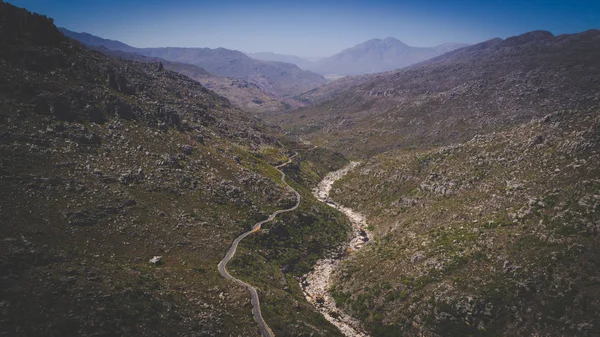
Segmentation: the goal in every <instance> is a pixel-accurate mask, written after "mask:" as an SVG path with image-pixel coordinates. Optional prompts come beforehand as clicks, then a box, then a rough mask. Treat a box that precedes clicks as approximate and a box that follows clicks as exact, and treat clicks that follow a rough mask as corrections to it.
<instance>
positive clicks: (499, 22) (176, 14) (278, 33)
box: [9, 0, 600, 57]
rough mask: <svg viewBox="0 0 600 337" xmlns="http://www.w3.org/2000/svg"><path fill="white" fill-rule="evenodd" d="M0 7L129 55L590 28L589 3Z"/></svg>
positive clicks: (329, 47)
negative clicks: (149, 50)
mask: <svg viewBox="0 0 600 337" xmlns="http://www.w3.org/2000/svg"><path fill="white" fill-rule="evenodd" d="M9 2H10V3H12V4H14V5H16V6H19V7H24V8H26V9H28V10H31V11H34V12H38V13H41V14H44V15H47V16H49V17H52V18H53V19H54V20H55V24H56V25H57V26H61V27H65V28H67V29H69V30H72V31H76V32H87V33H90V34H93V35H97V36H100V37H102V38H106V39H113V40H119V41H121V42H124V43H127V44H129V45H132V46H135V47H209V48H218V47H223V48H228V49H235V50H240V51H243V52H246V53H255V52H273V53H277V54H287V55H296V56H301V57H325V56H330V55H333V54H335V53H338V52H340V51H341V50H343V49H346V48H348V47H351V46H354V45H356V44H359V43H361V42H364V41H367V40H370V39H373V38H380V39H383V38H386V37H395V38H397V39H399V40H401V41H402V42H404V43H407V44H408V45H411V46H417V47H432V46H436V45H440V44H443V43H449V42H461V43H469V44H473V43H477V42H481V41H485V40H488V39H491V38H494V37H501V38H506V37H509V36H514V35H519V34H522V33H525V32H528V31H532V30H548V31H550V32H552V33H553V34H555V35H558V34H564V33H576V32H580V31H584V30H587V29H593V28H598V27H599V26H600V2H598V1H554V2H552V1H539V0H535V1H529V2H527V3H522V2H521V1H515V0H508V1H500V0H494V1H489V2H485V3H480V2H478V1H472V0H469V1H461V2H460V3H448V2H445V1H440V0H433V1H402V2H398V1H383V0H374V1H369V2H365V1H352V0H348V1H340V0H333V1H312V0H310V1H303V2H301V3H296V2H292V3H290V2H279V1H277V2H276V1H270V0H260V1H255V2H245V1H240V0H224V1H220V2H218V3H205V2H197V1H191V0H176V1H171V2H164V1H160V0H149V1H140V0H134V1H128V2H118V1H111V0H107V1H102V2H100V1H85V2H81V1H75V0H59V1H53V2H49V1H46V0H14V1H9Z"/></svg>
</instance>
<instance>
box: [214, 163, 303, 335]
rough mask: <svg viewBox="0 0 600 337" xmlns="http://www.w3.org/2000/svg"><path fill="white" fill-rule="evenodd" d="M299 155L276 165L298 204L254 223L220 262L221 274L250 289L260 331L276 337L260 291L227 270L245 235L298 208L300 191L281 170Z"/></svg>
mask: <svg viewBox="0 0 600 337" xmlns="http://www.w3.org/2000/svg"><path fill="white" fill-rule="evenodd" d="M297 155H298V153H295V154H294V155H293V156H291V157H290V158H289V159H288V161H286V162H285V163H283V164H281V165H279V166H276V167H275V168H276V169H277V170H278V171H279V172H280V173H281V182H283V183H284V184H285V185H286V186H287V187H288V188H289V189H290V190H292V191H293V192H294V194H295V195H296V204H295V205H294V206H293V207H291V208H288V209H280V210H278V211H275V212H274V213H273V214H271V215H269V217H268V218H267V219H266V220H263V221H259V222H257V223H256V224H254V226H252V229H251V230H249V231H247V232H245V233H243V234H242V235H240V236H238V237H237V238H235V240H233V243H232V244H231V247H230V248H229V251H228V252H227V254H225V257H224V258H223V260H221V262H219V272H220V273H221V275H223V277H224V278H226V279H228V280H231V281H234V282H236V283H237V284H239V285H241V286H244V287H246V288H247V289H248V291H249V292H250V299H251V302H252V314H253V315H254V320H255V321H256V323H258V328H259V329H260V333H261V334H262V335H263V336H264V337H274V336H275V334H274V333H273V331H271V328H269V325H268V324H267V322H265V319H264V318H263V317H262V313H261V312H260V299H259V298H258V292H257V291H256V288H254V287H253V286H251V285H249V284H248V283H246V282H244V281H242V280H240V279H237V278H235V277H233V276H231V274H229V272H228V271H227V263H228V262H229V260H231V258H232V257H233V256H234V255H235V252H236V250H237V247H238V245H239V244H240V241H242V240H243V239H244V238H245V237H247V236H248V235H250V234H252V233H254V232H256V231H259V230H260V227H261V226H262V225H263V224H265V223H267V222H270V221H273V219H275V217H276V216H277V215H278V214H281V213H285V212H290V211H293V210H295V209H296V208H298V206H299V205H300V193H298V191H296V190H295V189H293V188H292V187H291V186H290V185H288V183H287V182H286V181H285V173H283V171H281V170H280V168H282V167H284V166H285V165H287V164H289V163H291V162H292V159H294V157H296V156H297Z"/></svg>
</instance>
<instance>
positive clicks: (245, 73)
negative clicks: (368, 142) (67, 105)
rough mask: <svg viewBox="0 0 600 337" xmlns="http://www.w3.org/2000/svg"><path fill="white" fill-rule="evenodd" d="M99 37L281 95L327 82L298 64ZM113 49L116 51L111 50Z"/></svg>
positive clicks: (128, 49)
mask: <svg viewBox="0 0 600 337" xmlns="http://www.w3.org/2000/svg"><path fill="white" fill-rule="evenodd" d="M62 32H63V33H65V34H66V35H67V36H69V37H71V38H74V39H76V40H80V41H82V42H83V43H86V42H85V41H88V42H90V41H91V39H90V37H89V35H90V34H86V33H76V32H71V31H69V30H67V29H62ZM102 40H104V39H101V38H98V37H96V39H94V40H93V41H91V42H93V44H92V45H94V46H100V45H102V46H104V47H106V48H108V49H112V48H116V50H119V51H126V52H135V53H139V54H142V55H145V56H150V57H160V58H163V59H166V60H169V61H173V62H178V63H187V64H193V65H196V66H199V67H202V68H204V69H206V70H208V71H209V72H211V73H213V74H216V75H219V76H223V77H233V78H237V79H243V80H247V81H249V82H251V83H254V84H256V85H258V86H259V87H260V88H261V89H263V90H265V91H267V92H269V93H273V94H276V95H279V96H289V95H294V94H297V93H300V92H302V91H305V90H308V89H310V88H313V87H315V86H317V85H319V84H323V83H326V82H327V81H326V80H325V78H323V76H321V75H318V74H315V73H312V72H310V71H307V70H301V69H300V68H298V67H297V66H296V65H294V64H291V63H284V62H275V61H261V60H255V59H252V58H250V57H248V56H247V55H245V54H244V53H242V52H240V51H236V50H229V49H225V48H217V49H210V48H174V47H165V48H134V47H131V46H128V45H125V44H123V45H125V46H126V47H123V46H121V45H118V44H115V43H114V42H115V41H112V40H105V41H106V42H104V43H103V42H101V41H102ZM111 47H112V48H111Z"/></svg>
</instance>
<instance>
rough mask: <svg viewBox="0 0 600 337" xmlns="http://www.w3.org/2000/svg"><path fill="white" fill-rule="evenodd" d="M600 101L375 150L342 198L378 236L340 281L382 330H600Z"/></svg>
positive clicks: (336, 192) (357, 313)
mask: <svg viewBox="0 0 600 337" xmlns="http://www.w3.org/2000/svg"><path fill="white" fill-rule="evenodd" d="M599 151H600V108H599V107H598V106H596V107H594V108H589V109H588V108H585V109H579V110H572V109H570V110H562V109H557V110H556V111H554V112H553V113H550V114H548V115H546V116H544V117H542V118H540V119H534V120H533V121H531V122H529V123H526V124H524V125H522V126H518V127H515V128H513V129H511V130H509V131H504V132H498V133H491V134H488V135H478V136H476V137H474V138H472V139H471V140H469V141H468V142H465V143H462V144H457V145H452V146H446V147H440V148H436V149H433V150H428V151H407V150H404V151H394V152H389V153H385V154H381V155H379V156H376V157H373V158H371V159H369V160H367V161H366V162H365V163H363V164H361V165H360V166H359V167H357V168H356V169H355V170H353V171H351V172H350V173H349V174H348V175H347V176H346V177H344V178H343V179H342V180H340V181H339V182H338V183H337V184H335V185H334V187H333V190H332V198H334V200H337V201H339V202H340V203H342V204H344V205H348V206H349V207H352V208H353V209H359V210H361V211H362V212H364V213H365V214H366V215H367V221H368V223H369V224H371V225H372V226H373V230H374V232H375V238H376V239H375V241H374V242H371V244H370V245H367V246H365V248H364V249H363V250H361V251H359V252H357V253H356V254H354V255H351V257H350V259H349V260H347V261H346V263H345V264H344V265H343V266H342V268H341V270H340V271H339V273H337V274H336V275H335V276H334V281H333V282H334V284H335V289H334V295H333V296H334V298H335V299H336V301H337V304H338V305H340V306H342V308H343V310H345V311H346V312H348V313H349V314H350V315H352V316H353V317H357V318H360V319H361V320H362V321H363V322H364V323H365V324H366V325H367V326H368V330H369V332H370V333H371V334H372V335H373V336H404V335H406V336H412V335H422V336H597V335H598V334H600V325H598V322H599V320H600V316H599V315H598V313H599V312H600V311H599V309H600V295H599V294H600V293H599V292H598V284H599V283H598V282H599V280H600V273H599V270H600V269H598V263H600V260H599V259H598V257H599V256H600V251H599V248H598V247H600V245H599V236H598V231H599V230H600V222H599V219H600V195H599V193H598V192H599V191H600V169H599V167H598V163H599V162H600V157H599V155H600V152H599Z"/></svg>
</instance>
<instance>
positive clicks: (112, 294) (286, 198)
mask: <svg viewBox="0 0 600 337" xmlns="http://www.w3.org/2000/svg"><path fill="white" fill-rule="evenodd" d="M0 27H2V29H0V88H1V90H0V124H1V125H2V129H1V131H0V140H1V142H0V223H1V228H2V231H1V232H0V242H1V244H0V335H6V336H50V335H72V334H76V335H95V336H111V335H130V336H131V335H137V336H165V335H169V336H215V335H217V336H218V335H223V336H229V335H233V336H237V335H243V336H253V335H258V329H257V327H256V324H255V322H254V321H253V319H252V315H251V306H250V302H249V298H248V294H247V292H246V291H245V289H243V288H240V287H238V286H236V285H235V284H232V283H231V282H228V281H227V280H225V279H223V278H222V277H220V275H219V274H218V271H217V264H218V262H219V261H220V260H221V258H222V257H223V256H224V254H225V252H226V250H227V248H228V247H229V245H230V244H231V241H232V240H233V238H235V237H236V236H237V235H239V233H241V232H243V231H246V230H247V229H248V227H249V226H251V225H252V224H253V223H255V222H257V221H259V220H261V219H264V218H265V217H266V216H267V215H268V214H270V213H271V212H272V211H273V210H274V209H279V208H285V206H287V205H289V204H290V203H293V202H294V200H295V198H294V196H293V195H291V194H290V193H288V191H287V190H286V189H285V187H284V186H282V185H281V183H280V182H279V181H278V179H279V176H278V172H277V171H276V170H275V169H274V168H273V166H272V164H276V163H280V162H281V161H283V160H285V159H286V158H287V156H288V155H289V154H290V153H291V151H290V150H289V148H290V147H297V145H295V144H293V143H290V142H285V140H280V139H279V138H277V136H278V134H277V131H276V130H273V129H270V128H267V127H265V126H264V125H262V124H260V123H259V122H258V121H256V120H254V119H253V118H251V117H249V116H248V114H247V113H245V112H242V111H240V110H238V109H236V108H235V107H233V106H232V105H231V103H230V102H229V101H228V100H227V99H225V98H223V97H220V96H217V95H216V94H214V93H213V92H211V91H209V90H207V89H205V88H204V87H202V86H201V85H200V84H199V83H198V82H196V81H193V80H191V79H189V78H188V77H186V76H183V75H180V74H177V73H174V72H171V71H168V70H166V69H164V68H163V67H162V66H161V65H160V64H159V63H147V62H134V61H124V60H119V59H114V58H110V57H107V56H105V55H103V54H101V53H98V52H93V51H90V50H88V49H87V48H84V47H83V46H81V44H79V43H75V42H73V41H71V40H69V39H67V38H66V37H65V36H64V35H63V34H61V33H60V32H59V31H58V30H57V28H56V27H55V26H54V25H53V24H52V20H51V19H48V18H46V17H44V16H40V15H37V14H31V13H29V12H27V11H25V10H23V9H20V8H17V7H14V6H12V5H10V4H7V3H4V2H2V1H0ZM280 142H285V144H286V145H285V146H284V145H281V143H280ZM305 157H306V156H305ZM299 165H303V166H307V167H312V166H313V165H315V166H314V167H315V168H317V167H320V166H321V165H322V164H318V162H316V161H315V162H314V163H312V162H311V161H305V162H304V161H303V162H298V163H296V164H295V167H296V169H297V168H298V167H299ZM290 170H291V171H293V172H294V170H293V169H291V168H290ZM303 172H306V174H308V175H315V176H317V177H319V176H320V174H321V173H317V172H316V171H315V170H313V169H310V168H308V169H306V170H303ZM290 176H291V174H290ZM308 197H309V198H310V194H308ZM301 209H302V213H301V214H302V217H300V215H290V216H288V217H287V218H286V219H287V221H286V222H285V223H284V222H281V221H279V222H278V223H277V224H275V225H273V227H274V228H278V230H276V231H274V234H275V236H274V237H275V238H276V239H277V240H279V241H283V242H289V241H291V239H290V237H289V234H288V233H287V231H288V226H291V229H290V230H289V232H290V233H293V235H294V239H295V240H298V241H300V242H308V243H310V245H311V247H313V246H314V247H317V248H318V249H311V250H309V251H307V250H306V249H305V247H302V246H290V247H288V246H285V252H286V253H287V255H286V256H293V257H295V258H296V259H295V260H291V259H290V260H287V262H286V263H287V264H286V265H287V266H288V268H290V269H293V268H295V266H296V265H297V264H298V261H303V262H304V263H307V264H308V263H310V261H315V260H317V259H318V258H320V257H322V256H323V250H326V249H329V248H331V247H333V246H335V245H336V243H337V242H341V241H343V239H344V237H345V235H346V234H347V230H348V227H347V226H346V224H344V223H343V221H342V220H341V218H340V216H339V214H336V213H333V212H331V210H329V209H328V207H326V206H322V207H321V206H319V204H318V203H317V202H316V201H314V203H313V204H310V203H308V204H307V205H302V206H301ZM320 213H325V215H323V216H321V215H319V214H320ZM300 220H301V221H300ZM314 227H319V228H321V229H322V230H321V233H320V234H319V235H314V234H312V233H314V232H315V231H314V230H313V228H314ZM265 236H266V235H265ZM267 240H273V238H271V237H268V238H267ZM286 240H287V241H286ZM259 247H260V249H261V252H262V253H264V254H270V255H269V256H283V255H284V254H279V255H277V253H276V252H272V251H270V250H269V249H267V248H264V247H265V246H259V245H257V246H252V247H250V249H251V250H250V251H246V255H245V256H246V257H247V258H248V259H250V260H252V261H254V260H256V257H255V256H254V255H253V254H252V253H251V252H254V251H258V250H259ZM277 252H281V250H280V251H277ZM309 253H310V257H309V256H308V254H309ZM270 266H272V267H273V268H274V270H273V271H271V272H270V273H269V274H268V275H269V276H271V275H278V276H280V277H282V278H285V277H286V274H284V273H283V271H282V269H283V267H280V266H279V265H276V264H273V265H270ZM303 268H304V269H301V268H298V269H299V270H302V272H304V270H305V269H306V268H307V267H306V266H304V267H303ZM257 269H258V268H257ZM299 272H300V271H299ZM251 274H252V273H241V272H240V273H239V274H237V276H238V277H240V278H243V279H248V278H252V275H251ZM291 280H292V281H293V284H295V285H297V282H296V280H295V279H293V278H291ZM267 281H269V280H267ZM276 281H277V282H280V279H277V280H276ZM254 284H258V285H260V287H261V288H262V287H263V284H265V283H261V282H257V283H254ZM264 289H269V293H276V294H277V296H276V297H275V298H276V299H277V301H275V302H274V301H272V299H273V297H269V296H268V295H267V296H266V300H265V303H266V305H267V306H266V307H265V310H264V312H265V316H266V317H267V319H269V320H270V321H269V323H270V324H272V325H273V326H274V327H275V328H276V329H278V330H277V331H288V332H289V333H291V334H293V335H303V334H304V335H308V334H310V333H311V332H314V330H315V329H316V330H317V331H319V332H320V333H319V334H320V335H335V334H336V332H335V331H336V329H335V327H333V326H332V325H330V324H329V323H328V322H327V321H325V320H324V319H322V317H321V316H320V315H319V314H318V313H317V312H316V311H314V310H313V309H312V307H311V306H310V305H309V304H308V303H307V302H306V301H304V300H303V299H304V297H303V295H302V292H301V290H300V289H288V290H287V291H284V290H281V291H279V289H281V288H275V290H271V289H272V288H269V287H267V286H265V288H264ZM269 298H271V300H269ZM261 299H262V295H261ZM293 301H297V302H296V303H297V305H296V306H295V307H292V306H290V305H289V303H293ZM289 308H294V309H293V310H295V311H298V312H299V313H301V314H300V315H297V316H293V317H294V320H293V321H290V319H289V317H288V318H286V317H280V316H277V314H276V313H279V312H284V311H285V310H289ZM273 313H275V314H273ZM269 314H270V316H268V315H269Z"/></svg>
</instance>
